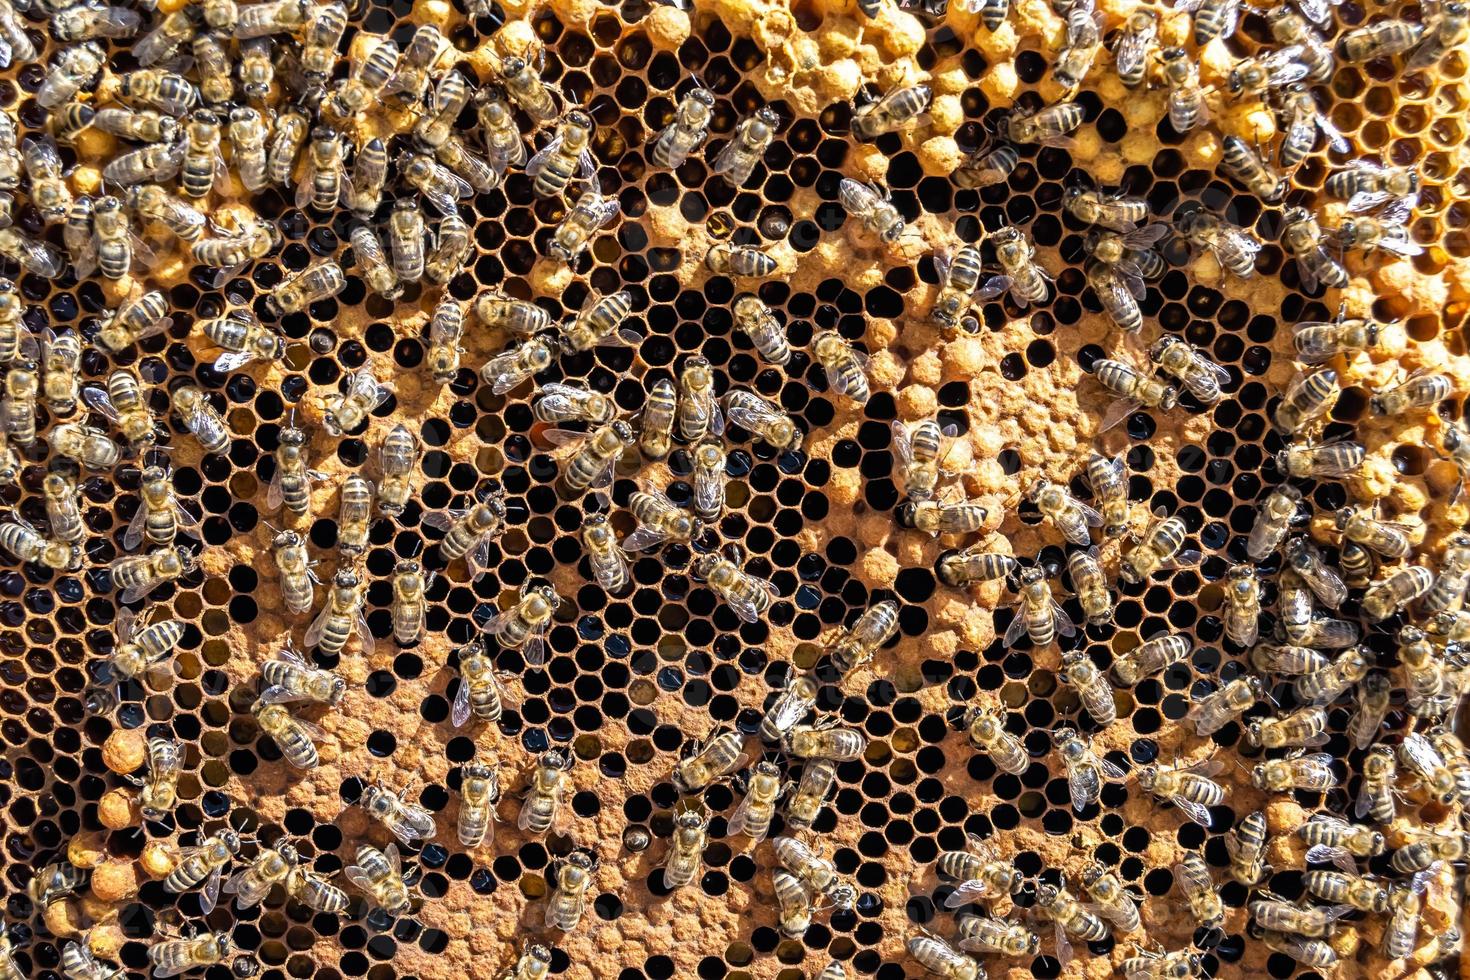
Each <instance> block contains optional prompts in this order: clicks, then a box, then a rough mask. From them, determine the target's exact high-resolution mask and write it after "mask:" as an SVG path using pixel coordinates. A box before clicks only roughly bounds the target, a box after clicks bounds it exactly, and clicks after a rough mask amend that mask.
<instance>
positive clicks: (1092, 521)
mask: <svg viewBox="0 0 1470 980" xmlns="http://www.w3.org/2000/svg"><path fill="white" fill-rule="evenodd" d="M1072 506H1073V507H1076V508H1077V511H1078V512H1079V513H1080V514H1081V515H1082V519H1083V520H1084V521H1086V522H1087V526H1088V527H1102V526H1103V516H1102V515H1101V514H1099V513H1098V512H1097V511H1096V510H1095V509H1094V508H1092V507H1089V506H1087V505H1086V504H1084V503H1083V502H1082V501H1080V500H1074V501H1072ZM1086 543H1087V542H1085V541H1079V542H1078V544H1086Z"/></svg>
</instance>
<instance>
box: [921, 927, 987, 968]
mask: <svg viewBox="0 0 1470 980" xmlns="http://www.w3.org/2000/svg"><path fill="white" fill-rule="evenodd" d="M908 951H909V955H910V956H912V957H913V958H914V959H915V960H916V961H917V962H918V963H919V965H920V966H922V967H923V968H924V969H925V970H926V971H928V972H929V973H932V974H934V976H936V977H944V978H945V980H985V977H986V973H985V967H983V966H981V965H980V964H979V963H977V962H975V960H973V959H971V958H970V957H968V956H966V955H965V954H964V953H960V952H956V951H955V949H954V947H952V946H950V944H949V943H947V942H945V941H944V940H943V939H940V938H939V937H938V936H936V935H934V934H933V933H931V932H928V931H927V930H926V931H925V932H924V934H923V935H921V936H911V937H910V938H909V941H908Z"/></svg>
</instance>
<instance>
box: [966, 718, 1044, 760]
mask: <svg viewBox="0 0 1470 980" xmlns="http://www.w3.org/2000/svg"><path fill="white" fill-rule="evenodd" d="M964 723H965V732H966V734H967V735H968V737H969V739H970V744H971V745H973V746H974V747H975V748H976V749H978V750H980V751H981V752H984V753H986V754H987V755H989V756H990V760H991V761H992V762H994V763H995V767H996V768H997V769H999V770H1000V771H1001V772H1008V773H1010V774H1012V775H1014V776H1019V775H1021V774H1022V773H1023V772H1025V771H1026V770H1027V769H1029V768H1030V766H1031V760H1030V758H1029V757H1028V755H1027V753H1026V749H1025V747H1024V746H1022V744H1021V740H1020V739H1018V738H1016V736H1014V735H1012V734H1011V733H1010V732H1008V731H1006V729H1005V718H1004V716H1003V715H1001V714H999V713H997V712H991V711H986V710H984V709H982V708H979V707H971V708H969V709H968V710H966V712H965V718H964Z"/></svg>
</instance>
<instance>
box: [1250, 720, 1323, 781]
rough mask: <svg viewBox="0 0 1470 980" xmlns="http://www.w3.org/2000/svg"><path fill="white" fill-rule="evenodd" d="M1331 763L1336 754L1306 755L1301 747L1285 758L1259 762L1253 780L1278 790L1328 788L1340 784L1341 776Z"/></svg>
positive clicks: (1252, 773)
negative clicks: (1335, 773)
mask: <svg viewBox="0 0 1470 980" xmlns="http://www.w3.org/2000/svg"><path fill="white" fill-rule="evenodd" d="M1308 710H1310V709H1308ZM1271 747H1279V746H1271ZM1331 767H1332V756H1331V755H1329V754H1327V753H1326V752H1317V753H1313V754H1312V755H1302V754H1301V750H1300V749H1298V750H1296V752H1294V753H1293V754H1292V755H1289V756H1287V757H1286V758H1285V759H1272V760H1268V761H1266V762H1263V763H1260V764H1259V765H1257V766H1256V767H1255V768H1254V769H1252V770H1251V783H1252V784H1253V785H1254V786H1255V787H1256V788H1257V789H1260V790H1265V791H1268V792H1274V793H1286V792H1291V791H1293V790H1315V791H1319V792H1325V791H1327V790H1329V789H1333V788H1334V787H1336V786H1337V777H1336V776H1334V775H1333V773H1332V768H1331Z"/></svg>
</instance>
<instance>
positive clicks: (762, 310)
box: [731, 293, 791, 367]
mask: <svg viewBox="0 0 1470 980" xmlns="http://www.w3.org/2000/svg"><path fill="white" fill-rule="evenodd" d="M731 310H732V312H733V314H734V317H735V328H736V329H737V330H740V331H742V332H744V333H745V334H746V336H748V337H749V338H750V342H751V343H752V344H753V345H754V346H755V349H756V350H758V351H760V353H761V356H762V357H764V358H765V359H766V360H768V361H770V362H771V363H772V364H774V365H776V366H778V367H783V366H785V365H786V364H787V363H788V362H789V361H790V360H791V345H790V344H789V343H788V342H787V340H786V332H785V330H784V329H783V328H782V326H781V321H779V320H777V319H776V316H775V314H773V313H772V312H771V310H770V307H768V306H766V304H765V303H762V302H761V301H760V299H759V298H758V297H757V296H755V295H754V294H753V293H741V294H740V295H739V296H737V297H735V302H734V304H733V305H732V307H731Z"/></svg>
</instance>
